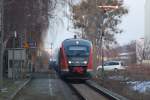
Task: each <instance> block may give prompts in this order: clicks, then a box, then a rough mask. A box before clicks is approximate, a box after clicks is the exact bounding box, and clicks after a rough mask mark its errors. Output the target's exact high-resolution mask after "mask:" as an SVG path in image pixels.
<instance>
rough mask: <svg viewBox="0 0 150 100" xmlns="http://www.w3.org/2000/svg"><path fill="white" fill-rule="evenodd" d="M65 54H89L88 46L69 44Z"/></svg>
mask: <svg viewBox="0 0 150 100" xmlns="http://www.w3.org/2000/svg"><path fill="white" fill-rule="evenodd" d="M67 56H79V57H81V56H89V48H88V47H86V46H69V47H68V48H67Z"/></svg>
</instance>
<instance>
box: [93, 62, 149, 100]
mask: <svg viewBox="0 0 150 100" xmlns="http://www.w3.org/2000/svg"><path fill="white" fill-rule="evenodd" d="M105 74H106V77H111V76H117V75H118V76H123V77H124V79H125V80H113V79H109V78H105V80H101V78H98V79H95V81H97V82H98V83H99V84H100V85H102V86H104V87H105V88H107V89H109V90H111V91H113V92H116V93H118V94H120V95H122V96H124V97H127V98H128V99H129V100H149V98H150V94H146V93H139V92H138V91H134V90H132V89H131V88H130V86H129V84H127V83H126V82H129V81H141V82H142V81H150V77H149V76H150V65H130V66H128V67H127V68H126V70H124V71H120V72H119V73H114V72H107V73H105ZM126 78H127V80H126Z"/></svg>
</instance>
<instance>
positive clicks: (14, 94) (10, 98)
mask: <svg viewBox="0 0 150 100" xmlns="http://www.w3.org/2000/svg"><path fill="white" fill-rule="evenodd" d="M30 81H31V79H28V80H27V81H26V82H24V83H23V84H22V85H21V86H20V87H19V88H18V89H17V90H16V91H15V92H14V93H13V94H12V95H11V96H10V97H9V98H8V100H13V99H14V97H15V96H16V95H17V94H18V93H19V91H20V90H21V89H22V88H23V87H25V86H26V85H27V84H28V83H29V82H30Z"/></svg>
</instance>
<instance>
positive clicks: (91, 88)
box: [67, 81, 128, 100]
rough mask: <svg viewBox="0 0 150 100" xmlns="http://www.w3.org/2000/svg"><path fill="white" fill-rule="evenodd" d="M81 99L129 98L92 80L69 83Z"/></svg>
mask: <svg viewBox="0 0 150 100" xmlns="http://www.w3.org/2000/svg"><path fill="white" fill-rule="evenodd" d="M67 84H68V86H69V87H70V88H71V89H72V90H73V91H74V92H75V94H76V95H77V96H78V98H79V99H80V100H128V99H126V98H124V97H122V96H120V95H118V94H116V93H113V92H111V91H109V90H107V89H104V88H102V87H100V86H98V85H97V84H96V83H94V82H92V81H87V82H85V83H81V84H75V83H67Z"/></svg>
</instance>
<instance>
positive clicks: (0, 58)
mask: <svg viewBox="0 0 150 100" xmlns="http://www.w3.org/2000/svg"><path fill="white" fill-rule="evenodd" d="M3 12H4V11H3V0H1V1H0V90H1V88H3V50H4V49H3V48H4V45H3V37H4V30H3Z"/></svg>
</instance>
